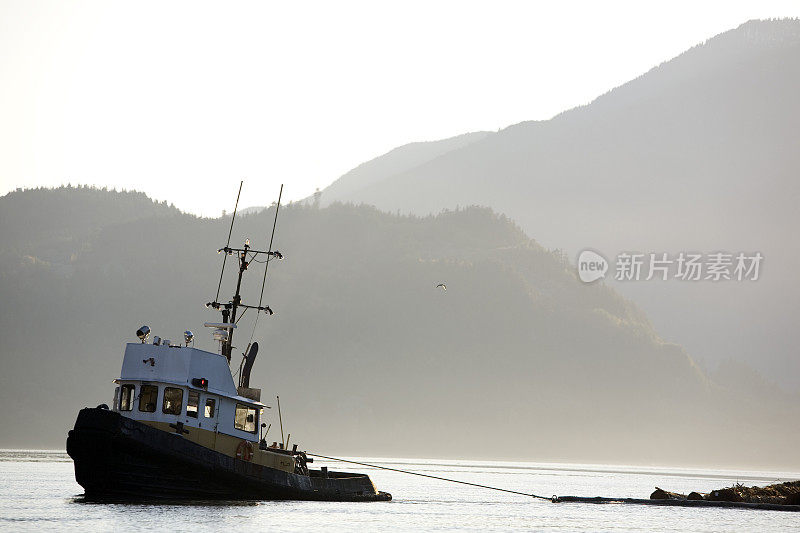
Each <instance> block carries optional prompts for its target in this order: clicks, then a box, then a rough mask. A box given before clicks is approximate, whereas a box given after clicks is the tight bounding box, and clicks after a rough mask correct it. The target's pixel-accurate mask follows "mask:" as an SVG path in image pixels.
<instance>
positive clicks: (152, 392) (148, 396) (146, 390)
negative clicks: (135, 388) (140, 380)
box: [139, 385, 158, 413]
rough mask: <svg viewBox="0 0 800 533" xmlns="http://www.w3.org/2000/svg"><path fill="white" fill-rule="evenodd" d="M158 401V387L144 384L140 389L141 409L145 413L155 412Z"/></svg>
mask: <svg viewBox="0 0 800 533" xmlns="http://www.w3.org/2000/svg"><path fill="white" fill-rule="evenodd" d="M156 402H158V387H157V386H155V385H142V388H141V390H140V391H139V410H140V411H141V412H143V413H155V412H156Z"/></svg>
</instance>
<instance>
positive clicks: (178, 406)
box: [161, 387, 183, 415]
mask: <svg viewBox="0 0 800 533" xmlns="http://www.w3.org/2000/svg"><path fill="white" fill-rule="evenodd" d="M181 410H183V389H178V388H176V387H167V388H165V389H164V403H163V405H162V406H161V412H162V413H164V414H165V415H179V414H181Z"/></svg>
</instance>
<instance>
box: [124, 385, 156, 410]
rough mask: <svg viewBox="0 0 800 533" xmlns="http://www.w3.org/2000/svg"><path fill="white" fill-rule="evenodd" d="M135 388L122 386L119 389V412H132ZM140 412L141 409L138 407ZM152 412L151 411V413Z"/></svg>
mask: <svg viewBox="0 0 800 533" xmlns="http://www.w3.org/2000/svg"><path fill="white" fill-rule="evenodd" d="M135 390H136V387H135V386H133V385H123V386H122V387H121V388H120V395H119V410H120V411H131V410H133V393H134V392H135ZM139 410H140V411H141V410H142V408H141V407H139ZM153 411H155V409H153ZM151 412H152V411H151Z"/></svg>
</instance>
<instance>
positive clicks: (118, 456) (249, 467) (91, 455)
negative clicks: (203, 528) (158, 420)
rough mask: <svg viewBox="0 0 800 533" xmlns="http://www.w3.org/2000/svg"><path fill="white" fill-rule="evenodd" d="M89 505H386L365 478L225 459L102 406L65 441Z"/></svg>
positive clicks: (84, 416) (84, 413)
mask: <svg viewBox="0 0 800 533" xmlns="http://www.w3.org/2000/svg"><path fill="white" fill-rule="evenodd" d="M67 453H68V454H69V455H70V457H72V459H73V461H74V463H75V479H76V480H77V482H78V483H79V484H80V485H81V486H82V487H83V488H84V490H85V492H86V493H85V496H86V498H87V499H91V500H115V501H120V500H122V501H128V500H242V499H245V500H320V501H387V500H390V499H391V495H390V494H388V493H385V492H378V491H376V490H375V486H374V485H373V484H372V481H371V480H370V479H369V476H366V475H363V474H351V473H346V472H327V473H323V472H321V471H318V470H317V471H311V472H310V473H309V474H310V475H303V474H298V473H292V472H286V471H283V470H279V469H276V468H271V467H267V466H262V465H259V464H254V463H252V462H249V461H244V460H241V459H237V458H234V457H231V456H229V455H225V454H223V453H220V452H218V451H215V450H212V449H209V448H206V447H204V446H201V445H199V444H197V443H194V442H191V441H189V440H187V439H184V438H183V437H182V435H181V434H180V433H178V432H176V433H168V432H165V431H161V430H159V429H156V428H153V427H151V426H148V425H147V424H143V423H141V422H138V421H136V420H132V419H130V418H126V417H123V416H121V415H120V414H119V413H116V412H114V411H110V410H108V409H102V408H94V409H89V408H87V409H82V410H81V411H80V413H79V414H78V418H77V420H76V421H75V427H74V429H72V430H71V431H70V432H69V436H68V437H67Z"/></svg>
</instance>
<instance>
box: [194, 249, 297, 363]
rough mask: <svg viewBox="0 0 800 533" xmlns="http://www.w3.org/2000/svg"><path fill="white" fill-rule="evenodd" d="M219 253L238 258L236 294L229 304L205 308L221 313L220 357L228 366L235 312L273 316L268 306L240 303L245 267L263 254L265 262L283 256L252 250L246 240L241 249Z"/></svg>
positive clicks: (219, 303) (213, 304)
mask: <svg viewBox="0 0 800 533" xmlns="http://www.w3.org/2000/svg"><path fill="white" fill-rule="evenodd" d="M219 252H220V253H223V252H224V253H226V254H228V255H233V254H236V255H237V256H238V258H239V275H238V276H237V278H236V292H235V293H234V295H233V299H232V300H231V301H229V302H226V303H222V302H208V303H207V304H206V307H209V308H212V309H217V310H219V311H220V312H221V313H222V322H223V323H222V324H221V325H220V327H221V329H224V330H226V331H227V332H228V335H227V338H226V339H224V340H223V341H222V355H224V356H225V358H226V359H228V364H230V362H231V353H232V352H233V331H234V327H235V326H236V314H237V311H238V310H239V309H240V308H242V309H244V310H247V309H255V310H256V311H257V312H261V311H264V312H265V313H267V314H268V315H272V314H274V313H273V311H272V309H270V307H269V306H268V305H263V306H262V305H246V304H243V303H242V296H241V290H242V276H243V275H244V272H245V270H247V267H248V266H250V263H251V262H253V260H254V259H256V258H257V257H258V256H259V255H261V254H264V255H266V256H267V261H270V260H271V259H273V258H274V259H279V260H280V259H283V254H281V253H280V252H279V251H277V250H275V251H265V250H253V249H251V248H250V240H249V239H248V240H246V241H245V242H244V247H243V248H231V247H229V246H225V247H224V248H220V249H219Z"/></svg>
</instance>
